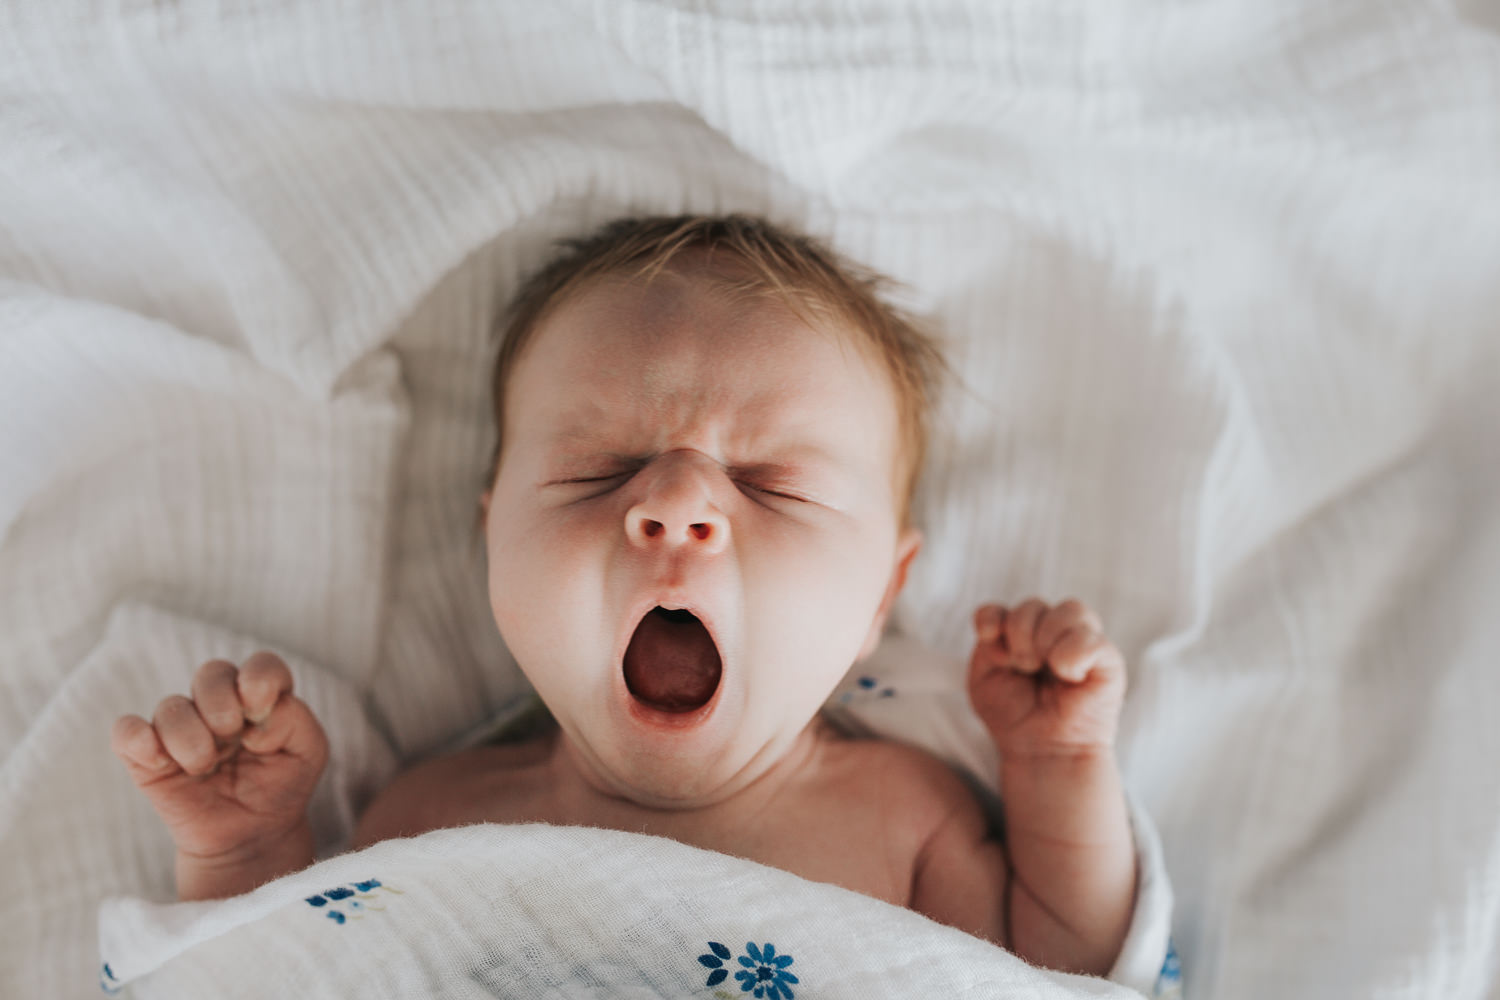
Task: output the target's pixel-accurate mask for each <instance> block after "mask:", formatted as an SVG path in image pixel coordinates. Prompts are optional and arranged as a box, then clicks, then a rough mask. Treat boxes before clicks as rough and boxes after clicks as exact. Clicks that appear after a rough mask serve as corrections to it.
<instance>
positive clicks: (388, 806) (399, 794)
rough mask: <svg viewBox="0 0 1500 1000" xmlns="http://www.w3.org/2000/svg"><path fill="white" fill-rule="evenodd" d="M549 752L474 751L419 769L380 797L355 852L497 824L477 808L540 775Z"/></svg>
mask: <svg viewBox="0 0 1500 1000" xmlns="http://www.w3.org/2000/svg"><path fill="white" fill-rule="evenodd" d="M547 751H548V747H547V741H546V740H545V739H541V740H531V741H528V742H526V743H517V744H503V745H498V746H480V747H471V748H469V749H467V750H459V751H457V752H455V753H449V754H443V755H442V756H439V757H432V758H429V759H428V760H424V761H420V762H418V763H416V764H413V765H412V766H411V767H409V768H407V769H406V770H404V771H402V772H401V773H400V774H398V775H397V776H396V778H395V780H393V781H392V782H391V783H390V784H389V785H387V786H385V788H383V789H381V791H380V793H379V794H378V795H376V796H375V799H374V801H372V802H371V803H370V805H369V807H368V808H366V810H365V812H364V814H363V815H362V816H361V817H360V819H359V823H358V825H357V826H356V828H355V832H354V839H353V843H352V845H351V846H352V847H354V848H360V847H366V846H368V845H370V844H373V843H375V842H377V841H381V840H390V839H392V838H394V837H412V836H416V835H417V834H420V833H426V832H427V831H429V830H436V829H439V828H441V827H447V826H457V825H459V824H463V823H477V822H483V821H485V820H488V819H494V818H497V817H494V816H492V815H487V814H486V813H482V812H479V811H477V809H476V807H477V806H478V805H479V804H481V803H485V804H490V805H493V804H494V803H496V801H497V795H496V793H497V792H499V791H501V790H504V789H507V788H510V789H512V790H514V791H519V790H520V789H519V788H517V787H516V786H517V784H518V782H517V781H516V779H517V778H518V777H520V776H523V775H525V774H526V773H528V772H530V771H533V770H535V769H536V768H537V767H538V766H539V765H540V764H541V763H542V762H543V761H544V760H545V759H546V756H547Z"/></svg>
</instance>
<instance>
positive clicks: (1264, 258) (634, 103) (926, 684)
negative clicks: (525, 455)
mask: <svg viewBox="0 0 1500 1000" xmlns="http://www.w3.org/2000/svg"><path fill="white" fill-rule="evenodd" d="M1497 32H1500V22H1497V18H1496V16H1495V15H1494V13H1493V6H1492V5H1490V4H1487V3H1483V2H1479V0H1448V2H1444V3H1427V2H1419V0H1327V2H1322V3H1304V2H1301V0H1229V2H1225V3H1218V4H1214V5H1211V6H1205V5H1194V4H1150V3H1121V4H1115V5H1106V6H1101V5H1099V4H1095V3H1086V2H1082V0H1010V2H1005V3H997V2H991V0H936V2H924V3H897V2H895V0H872V2H868V3H860V4H847V3H842V2H838V3H836V2H833V0H801V2H797V3H786V2H774V0H740V2H733V3H729V2H725V3H715V4H667V3H660V2H634V0H618V2H615V0H612V2H599V3H585V2H576V3H547V4H519V3H518V4H507V5H501V6H497V5H492V4H474V3H461V2H457V0H433V2H429V3H422V4H406V3H394V2H369V3H359V4H294V3H290V2H287V0H255V2H253V3H239V4H232V5H225V4H221V3H209V2H207V0H182V2H180V3H175V4H171V5H153V4H114V5H99V4H92V3H84V2H82V0H59V2H54V3H47V4H13V5H8V6H6V7H4V8H0V761H3V764H0V886H3V887H4V892H3V893H0V920H3V926H4V927H5V929H6V933H5V934H4V935H0V995H4V996H18V997H33V996H45V997H61V998H75V997H77V998H82V997H94V996H97V995H98V974H99V964H100V958H99V954H98V940H97V924H96V910H97V907H98V904H99V901H100V900H101V899H102V898H104V897H105V896H107V895H117V894H125V895H146V896H149V897H151V898H156V899H166V898H169V895H170V892H171V881H170V880H171V856H172V855H171V845H170V843H169V842H168V841H167V839H166V834H165V832H164V831H163V829H162V827H161V826H160V824H159V822H158V821H157V820H156V818H155V816H154V815H153V814H152V813H151V811H150V808H149V806H148V805H147V804H146V802H145V801H144V800H143V799H142V798H141V797H140V796H139V795H138V794H136V792H135V791H134V789H133V788H131V787H130V785H129V782H128V779H127V778H126V776H125V774H124V772H123V769H121V768H119V767H118V765H117V764H116V762H115V761H113V760H112V759H111V758H110V755H109V750H108V737H107V734H108V729H109V725H110V723H111V722H112V721H113V719H114V718H115V716H117V715H118V714H121V713H124V712H144V711H149V710H150V708H151V707H152V706H153V705H154V704H155V703H156V702H157V701H158V700H159V699H160V698H161V697H163V696H164V695H165V694H167V693H168V692H170V691H174V690H179V691H183V690H186V688H187V684H188V682H189V679H190V678H191V674H192V670H193V668H194V667H196V666H197V665H198V664H199V663H201V662H202V661H203V660H206V659H210V658H213V657H217V656H229V657H235V658H242V657H244V656H246V655H248V654H249V653H250V652H253V651H254V650H255V649H256V648H260V647H267V648H272V649H275V650H277V651H279V652H282V653H283V654H284V655H286V656H288V658H289V661H290V662H291V663H292V665H293V667H294V668H295V669H296V670H297V671H298V675H297V677H298V681H297V682H298V685H299V690H301V689H304V688H305V689H306V690H307V691H308V693H309V696H310V699H311V701H312V703H313V705H314V707H315V708H316V709H317V710H318V712H319V713H320V715H321V716H322V717H323V718H324V720H325V722H326V723H327V724H328V726H329V729H330V737H331V738H332V739H333V741H334V747H333V753H334V760H335V764H334V765H333V769H332V770H331V771H330V773H329V774H328V776H327V777H326V778H325V781H324V784H323V785H322V786H321V787H320V789H319V793H318V795H319V797H318V798H317V799H316V800H315V801H316V803H317V806H316V808H315V811H314V821H315V825H316V826H317V829H318V832H319V835H320V838H321V841H322V843H323V844H324V846H325V848H326V849H332V848H334V847H335V846H337V845H338V844H339V843H340V842H341V840H342V839H343V838H345V837H346V836H347V832H348V823H349V822H350V817H352V816H353V815H354V814H355V812H357V810H358V808H359V807H360V806H361V805H362V804H363V803H364V802H365V801H367V799H368V796H369V794H371V793H372V792H373V789H374V788H375V787H378V786H379V785H380V783H381V782H383V781H384V780H387V779H388V778H389V776H390V774H391V772H392V771H393V770H394V766H395V765H394V758H397V757H399V758H401V759H407V758H411V757H413V756H416V755H418V754H422V753H425V752H427V751H430V750H431V749H433V748H435V747H437V746H439V745H442V744H444V743H446V742H447V741H448V740H449V739H450V738H452V737H453V735H454V734H455V733H458V732H460V731H461V730H463V729H464V728H465V727H466V726H469V725H471V724H475V723H478V722H479V721H480V720H481V719H483V718H486V717H488V716H490V715H491V714H492V713H493V712H494V711H495V710H496V709H497V707H499V706H500V705H502V704H504V703H505V702H506V701H507V700H508V699H509V698H511V697H514V696H516V695H518V694H519V693H520V692H521V682H520V679H519V677H518V675H517V674H516V672H515V671H514V670H513V669H512V668H511V667H510V665H509V663H508V660H507V658H506V656H505V653H504V651H503V649H502V648H501V645H500V642H499V639H498V637H497V635H496V631H495V627H494V624H493V622H492V621H491V619H490V615H489V610H488V604H487V595H486V593H485V588H484V580H485V575H484V566H483V561H482V558H481V555H482V550H481V549H480V547H479V544H478V538H477V537H476V536H475V534H474V520H475V516H476V514H477V509H478V499H479V494H480V492H481V491H482V489H483V488H484V483H483V473H484V467H485V463H486V460H487V459H488V457H489V449H490V447H491V445H492V442H493V439H492V437H491V433H492V431H491V428H490V426H489V410H488V399H487V397H486V390H487V383H488V360H489V357H490V354H491V352H492V350H493V342H492V340H491V327H492V324H493V320H494V317H495V314H496V313H497V311H498V310H499V308H500V306H501V304H502V303H503V302H504V301H505V300H506V298H507V297H508V296H509V294H510V293H511V292H512V291H513V290H514V289H515V288H516V287H517V285H518V283H519V280H520V276H521V275H522V274H523V273H524V272H526V271H527V270H529V269H530V268H531V267H533V266H535V265H536V264H537V263H539V262H540V260H541V259H542V258H543V257H544V256H545V255H546V253H547V252H548V247H549V243H550V241H551V240H553V239H554V238H557V237H560V236H563V235H574V234H579V233H583V232H586V231H588V230H591V229H592V228H593V227H595V226H596V225H598V224H601V223H603V222H605V221H606V220H608V219H610V218H613V217H615V216H617V215H619V214H623V213H625V212H627V211H628V212H681V211H743V212H758V213H762V214H766V215H769V216H770V217H772V218H773V219H774V220H775V221H777V222H780V223H783V224H786V225H789V226H792V227H794V228H797V229H801V230H805V231H808V232H811V233H813V234H814V235H817V236H821V237H824V238H827V239H828V240H830V241H831V242H832V243H833V244H834V245H836V246H837V247H838V248H839V249H840V250H842V251H844V252H845V253H847V254H849V255H850V256H852V257H854V258H855V259H858V260H861V261H863V262H865V263H867V264H869V265H871V266H874V267H876V268H879V269H881V270H884V271H887V272H889V273H890V274H892V275H893V276H894V277H896V278H898V279H900V280H901V281H903V282H905V283H906V289H905V290H904V291H903V292H901V293H900V295H899V298H900V301H901V302H902V304H904V305H908V306H910V307H911V308H913V309H914V310H916V311H917V312H918V313H920V314H921V315H923V316H924V317H926V318H927V319H928V320H930V321H931V322H932V323H933V324H934V325H935V326H936V327H937V328H939V329H940V330H941V331H942V332H943V333H944V334H945V336H946V337H947V338H948V341H949V346H950V354H951V357H952V359H953V363H954V367H955V368H956V370H957V372H958V373H959V375H960V376H961V377H962V385H961V387H959V388H956V389H955V390H954V391H952V392H951V393H950V394H949V396H948V402H947V404H946V407H945V410H944V412H943V413H942V414H941V417H942V420H943V421H944V422H945V423H944V429H943V430H942V431H941V432H940V433H939V435H938V437H937V439H936V440H935V441H934V443H933V448H932V451H931V453H930V456H929V459H930V460H929V465H928V469H927V475H926V478H925V480H924V483H923V486H922V489H921V493H920V495H919V496H918V499H917V509H916V514H917V516H918V517H919V518H920V519H921V520H922V522H923V526H924V527H925V529H926V533H927V545H926V548H925V551H924V552H923V553H922V555H921V556H919V557H918V559H917V562H916V563H915V564H914V566H913V569H912V575H911V578H910V580H909V582H908V585H907V589H906V592H905V594H904V596H903V598H902V600H901V602H900V603H899V605H898V607H897V610H896V616H895V624H896V627H897V629H898V630H899V631H900V632H901V633H902V634H903V636H904V638H905V640H907V642H909V643H912V644H915V646H916V647H917V648H918V649H920V650H922V651H924V652H923V653H922V655H920V656H913V655H906V654H902V655H900V656H898V655H896V651H895V650H894V649H893V650H891V651H889V653H888V652H887V651H882V652H881V653H880V654H878V661H877V662H876V663H875V664H872V665H871V669H868V670H863V671H860V672H857V673H856V674H855V675H853V676H852V678H851V682H850V683H851V684H853V685H855V687H856V689H857V690H858V691H861V692H866V693H868V692H870V691H873V692H874V694H873V695H872V696H871V697H873V698H874V699H876V702H875V704H874V705H873V706H872V707H870V708H869V711H870V712H871V713H874V712H891V711H895V710H897V709H899V708H900V706H901V703H902V699H901V698H899V697H894V696H893V697H888V698H885V699H884V700H883V701H882V700H880V692H881V691H883V690H885V689H887V688H890V689H893V690H896V691H898V692H900V693H901V694H902V695H905V696H906V697H907V698H908V702H907V704H908V705H910V700H909V699H910V698H911V697H912V696H914V695H915V694H917V693H923V692H925V694H924V697H928V698H929V699H930V701H931V705H932V706H935V708H934V711H935V712H936V711H938V710H940V711H941V712H943V713H946V714H945V715H943V716H941V718H948V719H951V720H953V721H952V724H951V725H940V724H932V725H926V724H924V725H923V726H922V727H921V730H922V732H923V733H925V734H926V735H925V736H924V737H923V738H924V739H927V740H929V741H932V742H933V744H934V745H936V746H938V748H939V749H942V750H944V751H945V752H951V753H953V754H955V755H957V756H962V757H974V758H975V759H978V758H979V757H981V756H982V755H983V753H984V744H983V743H982V741H976V740H974V739H972V738H971V737H972V736H973V731H972V727H971V726H970V725H969V722H968V717H967V716H965V714H964V708H963V692H962V686H961V678H962V673H963V661H964V658H965V657H966V655H967V649H968V645H969V642H970V625H969V616H970V614H971V612H972V609H973V606H974V605H975V604H977V603H979V602H981V601H984V600H988V599H995V600H1001V601H1006V602H1014V601H1018V600H1020V599H1023V598H1024V597H1026V596H1028V595H1030V594H1032V593H1037V594H1040V595H1044V596H1048V597H1051V598H1054V599H1060V598H1063V597H1066V596H1070V595H1074V596H1078V597H1080V598H1083V599H1085V600H1086V601H1087V602H1088V603H1089V604H1090V605H1091V606H1092V607H1094V608H1096V609H1097V610H1098V611H1099V612H1100V613H1101V614H1102V615H1103V618H1104V621H1105V624H1106V627H1107V629H1108V631H1109V633H1110V635H1111V637H1112V638H1113V639H1114V640H1115V641H1116V643H1117V644H1118V645H1119V646H1120V648H1121V649H1122V651H1123V652H1124V653H1125V655H1126V657H1127V659H1128V661H1129V665H1130V671H1131V674H1130V679H1131V689H1130V693H1129V696H1128V701H1127V705H1126V712H1125V718H1124V720H1123V728H1122V734H1121V741H1120V754H1121V759H1122V763H1123V767H1124V770H1125V773H1126V778H1127V780H1128V782H1129V783H1130V785H1131V787H1132V788H1133V789H1135V791H1136V792H1137V794H1138V795H1139V797H1140V799H1141V801H1142V803H1143V804H1144V805H1145V807H1146V808H1147V809H1148V810H1149V812H1150V813H1151V815H1152V817H1153V818H1154V819H1155V820H1156V822H1157V825H1158V827H1159V829H1160V832H1161V839H1162V843H1163V847H1164V856H1165V858H1166V862H1167V868H1168V871H1169V872H1170V875H1171V879H1172V883H1173V887H1174V889H1175V892H1176V897H1177V908H1176V911H1175V913H1176V916H1175V926H1174V939H1175V940H1176V943H1177V947H1178V952H1179V953H1180V956H1181V960H1182V961H1181V965H1182V969H1183V972H1184V984H1185V987H1186V992H1187V993H1188V994H1189V995H1191V996H1193V997H1194V998H1206V1000H1241V998H1250V997H1260V996H1266V995H1274V996H1277V997H1283V998H1293V1000H1297V998H1323V997H1330V996H1339V997H1346V996H1347V997H1369V996H1379V997H1382V998H1384V1000H1390V998H1413V1000H1414V998H1419V997H1430V996H1443V997H1449V998H1458V1000H1479V998H1481V997H1489V996H1493V995H1494V994H1495V991H1496V989H1497V986H1500V968H1497V966H1500V955H1497V946H1496V942H1497V941H1500V810H1497V809H1496V808H1495V797H1494V789H1495V785H1494V761H1495V760H1497V759H1500V727H1496V726H1495V725H1494V720H1493V715H1494V706H1495V705H1496V704H1500V672H1497V671H1496V669H1495V650H1496V649H1500V616H1497V615H1496V614H1495V613H1494V611H1495V608H1496V607H1497V606H1500V592H1497V588H1500V582H1497V580H1496V572H1495V567H1496V566H1497V565H1500V488H1497V484H1496V480H1495V472H1494V469H1495V466H1496V462H1495V455H1496V454H1497V451H1500V449H1497V446H1496V430H1495V428H1496V427H1497V426H1500V414H1497V412H1496V400H1497V399H1500V386H1497V384H1496V382H1497V379H1500V374H1497V373H1500V358H1497V356H1496V352H1497V350H1500V338H1497V337H1496V335H1495V334H1496V327H1495V317H1496V316H1500V286H1497V283H1496V282H1495V280H1494V278H1495V272H1496V261H1500V195H1497V187H1496V185H1497V180H1496V178H1500V57H1497V53H1500V36H1497ZM861 677H869V678H871V679H872V682H873V683H872V686H871V687H869V688H860V687H858V680H859V678H861ZM906 711H907V712H908V713H909V716H910V717H911V718H917V717H920V715H921V713H918V712H916V711H915V710H913V709H910V708H908V709H907V710H906ZM933 717H934V718H938V717H939V716H937V715H934V716H933ZM881 721H882V722H884V723H886V724H890V723H892V722H893V721H900V720H890V719H884V718H882V720H881ZM908 725H910V726H915V725H916V724H915V723H914V722H908ZM980 735H982V734H980ZM981 763H982V761H981ZM361 877H363V876H361ZM715 940H717V939H715ZM748 940H749V938H747V940H746V941H720V943H721V944H724V945H725V946H726V947H728V948H732V949H735V951H734V956H735V957H732V958H731V959H730V962H731V963H732V964H733V965H734V967H735V969H739V968H741V966H739V965H738V956H741V955H745V954H746V952H745V951H744V950H743V945H744V944H746V943H747V941H748ZM768 942H769V943H772V944H774V945H776V947H777V950H778V954H779V953H780V951H781V949H782V948H783V947H787V949H788V951H787V953H788V954H792V955H794V956H795V957H796V961H797V963H798V965H797V966H792V967H790V969H791V971H793V972H795V971H796V970H797V968H799V967H801V963H802V962H803V961H804V960H805V956H804V955H803V954H801V953H798V952H797V951H796V950H795V949H792V948H791V947H790V946H787V945H785V943H784V942H782V941H780V940H779V939H778V938H776V937H769V936H768V937H766V938H764V939H762V940H759V941H756V944H757V945H758V946H759V945H764V944H766V943H768ZM694 946H695V947H697V948H702V949H704V950H703V951H700V952H695V953H694V954H695V955H697V954H714V953H713V952H712V951H711V950H708V948H707V943H706V942H695V944H694ZM700 968H702V969H703V972H704V975H705V977H706V976H707V974H708V971H709V970H708V969H707V968H706V967H702V966H700ZM715 988H729V989H738V983H737V981H736V980H734V979H733V978H732V977H731V978H729V979H727V980H726V981H725V982H724V983H723V984H722V985H721V986H720V987H715Z"/></svg>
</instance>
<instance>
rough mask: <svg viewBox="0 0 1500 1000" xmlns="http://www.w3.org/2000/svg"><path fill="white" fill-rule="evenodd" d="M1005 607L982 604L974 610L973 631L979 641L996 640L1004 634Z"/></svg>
mask: <svg viewBox="0 0 1500 1000" xmlns="http://www.w3.org/2000/svg"><path fill="white" fill-rule="evenodd" d="M1004 629H1005V608H1004V607H1003V606H1001V605H999V604H982V605H980V606H979V607H978V608H977V609H976V610H975V611H974V632H975V634H976V635H977V636H978V637H979V641H980V642H997V641H999V640H1000V638H1001V637H1002V636H1003V635H1004Z"/></svg>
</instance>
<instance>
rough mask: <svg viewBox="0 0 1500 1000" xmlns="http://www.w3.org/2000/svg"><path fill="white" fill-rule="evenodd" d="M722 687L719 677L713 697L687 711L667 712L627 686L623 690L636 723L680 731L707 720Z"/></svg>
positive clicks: (695, 726)
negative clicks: (650, 703)
mask: <svg viewBox="0 0 1500 1000" xmlns="http://www.w3.org/2000/svg"><path fill="white" fill-rule="evenodd" d="M621 687H622V688H624V685H623V684H622V685H621ZM723 689H724V681H723V678H720V680H719V686H718V687H717V688H715V689H714V693H713V697H711V698H709V699H708V701H706V702H704V703H703V704H702V705H699V706H698V707H697V708H695V709H692V710H691V711H688V712H667V711H664V710H662V709H660V708H653V707H652V706H650V705H648V704H646V703H645V702H643V701H641V700H640V699H639V698H637V697H636V696H635V695H633V694H631V693H630V691H629V689H628V688H627V689H625V690H624V694H625V704H626V709H627V710H628V711H629V713H630V717H631V719H632V720H634V721H635V722H636V723H638V724H640V725H642V726H645V727H647V728H648V729H657V730H661V731H663V732H678V733H680V732H684V731H686V730H689V729H694V728H697V727H698V726H700V725H702V724H703V723H704V722H706V721H708V717H709V716H710V715H712V714H713V711H714V708H715V707H717V706H718V704H719V694H720V692H721V691H722V690H723Z"/></svg>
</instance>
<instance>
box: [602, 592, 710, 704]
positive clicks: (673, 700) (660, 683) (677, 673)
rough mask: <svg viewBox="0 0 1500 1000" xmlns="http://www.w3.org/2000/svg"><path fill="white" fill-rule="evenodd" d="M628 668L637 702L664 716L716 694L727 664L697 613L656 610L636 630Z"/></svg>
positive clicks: (627, 683) (627, 678) (628, 650)
mask: <svg viewBox="0 0 1500 1000" xmlns="http://www.w3.org/2000/svg"><path fill="white" fill-rule="evenodd" d="M624 667H625V686H626V687H628V688H629V689H630V693H631V694H632V695H634V696H635V697H636V699H637V700H639V701H641V702H643V703H645V704H646V705H648V706H650V707H651V708H654V709H657V710H658V711H662V712H691V711H693V710H694V709H698V708H702V707H703V706H704V705H706V704H708V701H709V699H710V698H712V697H713V696H714V692H715V691H717V690H718V688H719V677H720V675H721V674H722V673H723V668H724V665H723V661H722V660H721V659H720V658H719V649H718V647H717V646H715V645H714V640H713V637H712V636H711V635H709V634H708V629H707V628H705V627H704V625H703V623H702V622H701V621H699V620H698V617H697V616H696V615H694V614H693V613H692V612H691V611H686V610H671V609H668V608H662V607H657V608H652V609H651V610H650V611H649V612H647V613H646V617H644V618H642V619H641V622H640V624H639V625H637V626H636V628H635V634H634V635H633V636H631V637H630V645H629V646H627V647H626V649H625V664H624Z"/></svg>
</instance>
